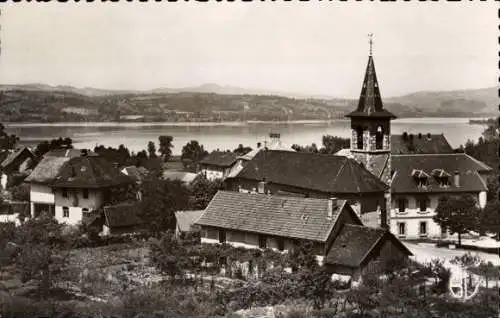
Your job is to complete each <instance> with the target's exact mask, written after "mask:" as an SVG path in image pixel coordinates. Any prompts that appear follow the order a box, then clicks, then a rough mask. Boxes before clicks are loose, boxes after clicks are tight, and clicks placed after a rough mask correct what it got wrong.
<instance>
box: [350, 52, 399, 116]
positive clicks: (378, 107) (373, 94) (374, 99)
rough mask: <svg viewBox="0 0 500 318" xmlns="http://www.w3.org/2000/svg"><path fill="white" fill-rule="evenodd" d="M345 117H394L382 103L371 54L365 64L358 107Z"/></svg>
mask: <svg viewBox="0 0 500 318" xmlns="http://www.w3.org/2000/svg"><path fill="white" fill-rule="evenodd" d="M346 117H378V118H396V116H394V115H393V114H392V113H391V112H389V111H387V110H385V109H384V106H383V104H382V98H381V96H380V88H379V85H378V81H377V74H376V72H375V63H374V62H373V57H372V56H371V55H370V56H369V58H368V64H367V65H366V71H365V78H364V80H363V86H362V88H361V94H360V96H359V102H358V107H357V108H356V110H355V111H353V112H351V113H349V114H347V115H346Z"/></svg>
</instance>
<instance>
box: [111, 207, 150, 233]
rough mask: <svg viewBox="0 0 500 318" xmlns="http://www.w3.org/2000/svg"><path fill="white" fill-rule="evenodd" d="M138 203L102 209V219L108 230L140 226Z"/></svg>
mask: <svg viewBox="0 0 500 318" xmlns="http://www.w3.org/2000/svg"><path fill="white" fill-rule="evenodd" d="M138 211H139V204H138V203H122V204H116V205H112V206H107V207H104V217H105V220H106V225H107V226H108V227H109V228H117V227H130V226H135V225H140V224H142V223H143V222H142V220H141V219H140V217H139V216H138V215H139V212H138Z"/></svg>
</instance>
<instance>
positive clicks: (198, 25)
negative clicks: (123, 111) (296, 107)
mask: <svg viewBox="0 0 500 318" xmlns="http://www.w3.org/2000/svg"><path fill="white" fill-rule="evenodd" d="M497 7H498V3H497V2H493V1H488V2H486V3H477V2H475V1H474V2H464V3H462V2H461V3H448V2H442V1H439V2H425V3H422V2H416V1H413V2H396V3H381V2H378V1H377V2H352V1H348V2H338V1H334V2H324V1H323V2H319V1H311V2H306V3H300V2H292V3H285V2H279V1H278V2H252V3H243V2H234V3H227V2H221V3H218V2H209V3H199V2H197V3H195V2H187V3H186V2H180V3H167V2H156V3H155V2H148V3H138V2H132V3H128V2H120V3H104V4H103V3H94V4H88V3H84V2H83V3H70V2H68V3H57V2H55V1H52V2H51V3H42V4H40V3H23V4H19V3H15V4H12V3H10V4H2V8H1V9H2V14H1V16H0V24H1V31H0V40H1V47H2V51H1V55H0V83H3V84H25V83H44V84H51V85H72V86H75V87H94V88H105V89H140V90H147V89H152V88H159V87H170V88H179V87H189V86H197V85H201V84H205V83H217V84H219V85H230V86H237V87H243V88H247V89H261V90H266V91H279V92H289V93H302V94H318V95H328V96H336V97H349V98H354V97H357V96H359V93H360V90H361V83H362V80H363V73H364V70H365V67H366V63H367V58H368V51H369V45H368V36H367V35H368V33H373V34H374V36H373V41H374V43H373V55H374V60H375V67H376V71H377V75H378V80H379V84H380V87H381V94H382V95H384V96H386V97H390V96H399V95H403V94H407V93H412V92H416V91H426V90H433V91H437V90H454V89H475V88H485V87H492V86H496V84H497V82H496V81H497V63H498V55H497V54H498V53H497V52H498V50H499V46H498V40H497V37H498V28H497V26H498V20H497V10H495V9H496V8H497Z"/></svg>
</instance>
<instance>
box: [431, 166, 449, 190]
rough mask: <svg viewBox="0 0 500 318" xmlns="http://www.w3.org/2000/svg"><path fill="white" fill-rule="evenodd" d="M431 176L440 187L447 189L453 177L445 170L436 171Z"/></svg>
mask: <svg viewBox="0 0 500 318" xmlns="http://www.w3.org/2000/svg"><path fill="white" fill-rule="evenodd" d="M431 174H432V176H433V177H434V178H435V179H436V182H437V183H438V184H439V186H440V187H442V188H445V187H448V186H449V185H450V178H451V175H450V174H449V173H447V172H446V171H444V170H443V169H434V170H432V173H431Z"/></svg>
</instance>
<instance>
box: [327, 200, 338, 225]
mask: <svg viewBox="0 0 500 318" xmlns="http://www.w3.org/2000/svg"><path fill="white" fill-rule="evenodd" d="M334 210H337V198H330V199H328V219H330V220H331V219H332V218H333V211H334Z"/></svg>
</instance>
